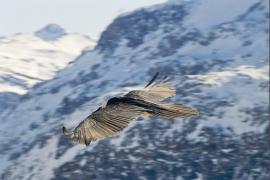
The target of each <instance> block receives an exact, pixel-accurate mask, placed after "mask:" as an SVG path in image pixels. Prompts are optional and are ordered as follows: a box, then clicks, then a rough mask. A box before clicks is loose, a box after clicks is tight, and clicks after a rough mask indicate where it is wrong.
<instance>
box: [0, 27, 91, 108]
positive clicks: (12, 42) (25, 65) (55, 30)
mask: <svg viewBox="0 0 270 180" xmlns="http://www.w3.org/2000/svg"><path fill="white" fill-rule="evenodd" d="M94 45H95V41H93V40H92V39H90V38H89V37H87V36H85V35H80V34H76V33H66V32H65V31H64V30H63V28H61V27H60V26H58V25H55V24H49V25H47V26H45V27H44V28H42V29H41V30H39V31H37V32H36V33H35V34H16V35H14V36H13V37H10V38H2V39H0V101H2V102H5V103H3V104H2V103H1V106H0V107H1V109H3V108H4V107H6V106H7V105H8V104H12V103H15V102H16V100H15V99H18V98H19V96H20V95H22V94H26V93H27V92H28V90H29V89H31V88H32V87H33V86H34V85H36V84H37V83H40V82H43V81H45V80H48V79H51V78H53V77H54V75H55V74H56V73H57V72H58V71H59V70H61V69H63V68H64V67H66V66H67V65H68V63H70V62H72V61H73V60H74V58H75V57H76V56H78V55H79V54H80V53H81V52H82V51H83V50H84V49H86V48H89V49H92V48H93V47H94Z"/></svg>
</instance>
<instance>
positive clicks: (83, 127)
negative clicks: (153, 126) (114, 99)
mask: <svg viewBox="0 0 270 180" xmlns="http://www.w3.org/2000/svg"><path fill="white" fill-rule="evenodd" d="M142 113H143V111H142V108H141V107H137V106H134V105H130V104H127V103H113V104H109V105H107V106H105V107H104V108H100V109H99V110H97V111H96V112H94V113H92V114H91V115H90V116H88V117H87V118H86V119H85V120H84V121H82V122H81V123H80V124H79V126H78V127H76V128H75V130H74V131H75V132H77V133H78V136H79V142H80V143H82V144H89V143H90V142H91V141H95V140H97V139H102V138H107V137H111V136H113V135H115V134H117V133H118V132H120V131H122V130H123V129H124V128H126V127H127V126H128V125H129V123H130V122H131V121H132V120H133V119H135V118H136V117H138V116H140V115H142Z"/></svg>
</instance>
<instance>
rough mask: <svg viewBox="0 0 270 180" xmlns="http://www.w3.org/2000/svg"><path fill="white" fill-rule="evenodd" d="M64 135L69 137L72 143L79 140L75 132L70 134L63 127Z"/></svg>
mask: <svg viewBox="0 0 270 180" xmlns="http://www.w3.org/2000/svg"><path fill="white" fill-rule="evenodd" d="M62 129H63V134H64V135H66V136H68V137H69V138H70V139H71V140H72V141H76V140H77V139H78V138H76V136H75V134H74V132H69V131H68V130H67V128H66V127H63V128H62Z"/></svg>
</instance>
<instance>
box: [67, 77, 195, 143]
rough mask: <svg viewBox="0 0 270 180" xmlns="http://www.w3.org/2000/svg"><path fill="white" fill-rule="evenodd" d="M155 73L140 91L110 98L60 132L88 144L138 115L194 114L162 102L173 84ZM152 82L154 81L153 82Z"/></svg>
mask: <svg viewBox="0 0 270 180" xmlns="http://www.w3.org/2000/svg"><path fill="white" fill-rule="evenodd" d="M157 77H158V73H157V74H156V75H155V76H154V77H153V78H152V79H151V81H150V82H149V83H148V84H147V85H146V86H145V87H144V88H143V89H140V90H133V91H130V92H129V93H127V94H126V95H124V96H123V97H113V98H111V99H110V100H108V102H107V104H106V106H105V107H100V108H98V109H97V110H96V111H95V112H93V113H92V114H91V115H89V116H88V117H87V118H86V119H84V120H83V121H82V122H81V123H80V124H79V125H78V126H77V127H76V128H75V129H74V131H73V132H68V131H67V129H66V128H65V127H63V133H64V134H65V135H67V136H69V137H70V139H71V140H73V141H79V143H81V144H86V145H89V144H90V142H91V141H96V140H98V139H102V138H107V137H111V136H113V135H115V134H117V133H118V132H120V131H121V130H123V129H124V128H126V127H127V126H128V124H129V123H130V122H131V121H132V120H134V119H136V118H137V117H139V116H145V115H152V116H156V117H160V118H164V119H174V118H178V117H191V116H197V115H198V112H197V111H195V110H194V109H192V108H191V107H188V106H185V105H183V104H164V103H162V101H163V100H165V99H167V98H169V97H172V96H174V95H175V93H176V90H175V88H174V87H173V86H171V85H169V84H168V83H165V82H164V79H161V80H160V81H156V79H157ZM155 81H156V82H155Z"/></svg>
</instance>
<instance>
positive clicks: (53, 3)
mask: <svg viewBox="0 0 270 180" xmlns="http://www.w3.org/2000/svg"><path fill="white" fill-rule="evenodd" d="M165 1H166V0H0V2H1V3H0V4H1V6H0V23H1V27H0V36H11V35H12V34H14V33H18V32H24V33H31V32H33V31H36V30H38V29H40V28H41V27H43V26H45V25H46V24H49V23H56V24H59V25H61V26H62V27H64V28H65V29H66V30H68V31H70V32H79V33H83V34H87V35H90V36H91V37H93V38H95V39H96V38H98V37H99V34H100V33H101V32H102V31H103V30H104V28H105V27H106V26H107V25H108V24H109V23H110V22H111V21H112V20H113V18H115V17H116V16H117V15H119V14H121V13H125V12H128V11H132V10H134V9H137V8H140V7H146V6H150V5H153V4H158V3H162V2H165Z"/></svg>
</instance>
